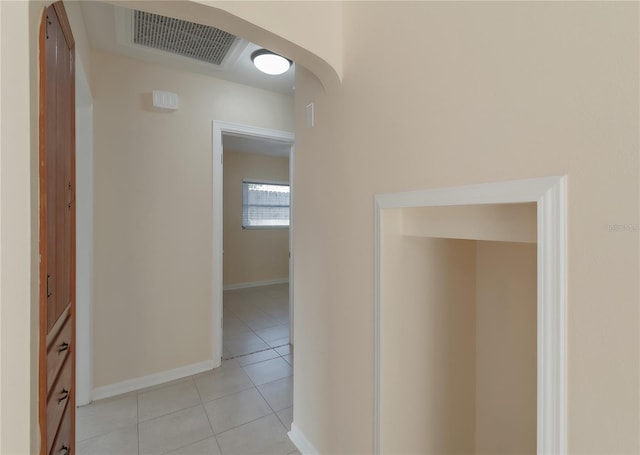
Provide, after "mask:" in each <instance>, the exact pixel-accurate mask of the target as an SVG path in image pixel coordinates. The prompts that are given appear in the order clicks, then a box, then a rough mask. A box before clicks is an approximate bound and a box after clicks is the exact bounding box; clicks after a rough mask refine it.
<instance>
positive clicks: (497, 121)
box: [294, 2, 640, 454]
mask: <svg viewBox="0 0 640 455" xmlns="http://www.w3.org/2000/svg"><path fill="white" fill-rule="evenodd" d="M638 6H639V5H638V4H637V3H605V2H595V3H594V2H589V3H586V2H579V3H576V2H565V3H556V2H517V3H515V2H492V3H488V2H407V3H397V2H348V3H344V4H343V21H344V42H343V50H344V78H343V84H342V85H341V86H340V87H339V89H337V90H334V91H330V92H329V93H323V92H322V91H321V89H320V87H321V84H320V83H319V82H318V81H317V80H316V79H315V78H314V77H313V75H311V74H309V73H308V72H306V71H304V70H303V69H301V68H298V71H297V80H296V120H297V121H296V124H297V125H298V126H297V129H296V162H295V172H294V175H295V179H296V181H295V182H294V184H295V185H296V188H300V190H299V191H298V192H297V193H296V194H297V197H296V199H295V201H294V211H295V213H296V215H297V218H296V223H299V225H298V224H297V225H296V231H295V232H296V235H295V238H294V242H295V246H294V251H295V252H296V260H295V270H294V274H295V280H296V284H297V283H301V286H300V287H298V288H296V291H295V300H296V301H304V302H305V309H304V311H298V310H296V313H295V324H296V333H306V331H307V329H308V328H312V327H313V328H314V329H313V336H314V337H315V339H314V341H313V343H306V342H304V339H305V338H306V337H305V336H302V337H300V338H301V340H297V341H296V354H297V355H298V356H299V357H300V358H305V359H314V362H315V363H316V367H317V369H318V370H320V369H322V370H325V371H328V372H330V373H329V377H328V378H326V380H323V381H320V380H318V378H317V377H313V378H312V376H313V375H314V371H312V370H306V369H305V368H304V366H306V365H302V364H301V363H296V367H295V375H296V384H298V383H305V382H306V381H308V380H313V381H316V383H317V384H315V387H305V388H304V389H302V387H303V386H300V388H298V386H296V389H295V392H294V395H295V399H294V403H295V404H294V421H295V422H296V424H297V425H298V426H299V427H300V428H301V430H302V431H303V432H304V433H305V434H306V435H307V436H308V437H309V438H310V440H311V441H312V442H313V443H314V444H315V445H316V446H317V447H318V448H319V449H321V450H322V451H324V452H326V453H345V454H346V453H370V452H371V450H372V441H373V433H372V425H371V422H372V419H373V417H372V416H373V408H372V398H371V397H372V395H373V380H372V375H371V372H372V371H373V343H372V340H373V323H374V321H373V297H374V296H373V290H374V283H373V280H374V274H373V267H374V257H373V250H374V238H373V219H374V216H373V196H374V194H376V193H385V192H395V191H410V190H417V189H425V188H435V187H445V186H455V185H464V184H472V183H483V182H491V181H504V180H513V179H523V178H530V177H538V176H550V175H561V174H567V175H568V185H569V195H568V218H569V219H568V222H569V224H568V226H569V228H568V229H569V230H568V242H569V244H568V264H569V266H568V292H567V295H568V337H569V338H568V415H569V420H568V432H569V434H568V444H569V451H570V453H573V454H584V453H599V454H630V453H638V452H639V451H640V445H639V440H640V438H639V433H640V430H639V429H640V408H639V406H638V404H639V399H640V396H639V394H640V386H639V385H640V384H639V379H640V378H639V359H640V351H639V342H638V332H639V325H638V323H639V311H638V302H639V292H638V291H639V289H638V278H637V277H638V276H639V274H640V270H639V261H638V258H639V255H638V252H639V242H638V231H637V230H623V231H616V232H612V231H609V230H608V228H607V226H608V225H609V224H637V223H639V206H640V204H639V196H638V195H639V193H640V191H639V186H638V182H639V179H638V176H639V175H638V149H639V144H638V137H639V134H638V133H639V129H638V124H639V123H640V122H639V117H638V102H637V100H638V95H639V93H638V79H639V74H638V67H639V65H638V60H639V55H640V49H639V41H640V40H639V39H638V37H639V32H638V28H639V27H638V13H639V11H638ZM380 30H385V33H383V34H381V33H380ZM388 36H394V38H395V39H393V40H389V39H388ZM398 43H402V45H399V44H398ZM380 55H393V56H394V59H395V61H396V62H399V63H398V65H393V64H388V65H385V64H382V65H381V64H380V59H379V56H380ZM418 56H419V58H418ZM399 67H400V68H401V71H399V70H398V68H399ZM309 102H315V105H316V111H315V114H316V117H315V120H316V127H315V128H314V129H307V128H306V127H305V126H304V125H305V122H304V118H305V117H304V112H305V107H306V105H307V104H308V103H309ZM299 156H300V157H301V158H300V159H298V157H299ZM316 174H318V175H329V176H330V180H331V182H332V185H331V188H330V189H328V190H327V192H328V194H327V193H324V194H326V196H325V198H326V200H328V201H331V203H327V202H323V201H318V196H317V195H318V194H321V193H323V192H324V191H325V189H324V187H323V186H322V182H321V181H320V180H319V179H316V178H314V177H313V176H314V175H316ZM325 220H340V222H339V223H329V225H328V226H326V225H325V226H323V227H319V226H322V225H323V224H324V223H325ZM306 229H308V230H309V234H307V235H304V234H302V233H303V232H304V231H305V230H306ZM311 233H312V234H313V237H311ZM310 237H311V238H310ZM299 257H300V258H315V257H319V258H320V264H309V261H305V260H304V259H301V260H298V258H299ZM313 281H315V282H317V283H322V287H323V290H322V291H321V292H318V293H316V292H315V291H316V289H315V288H314V287H310V288H304V287H302V284H307V283H310V282H313ZM317 321H321V324H322V325H323V326H324V325H326V326H327V330H317V329H315V324H316V322H317ZM325 321H326V323H325ZM310 336H311V335H310ZM327 351H328V352H327ZM309 362H311V360H309ZM325 397H329V400H325V399H324V398H325ZM325 416H331V417H330V419H329V420H328V421H327V420H325ZM323 425H328V426H327V427H326V430H325V431H323V432H320V433H319V432H317V431H316V428H318V427H323Z"/></svg>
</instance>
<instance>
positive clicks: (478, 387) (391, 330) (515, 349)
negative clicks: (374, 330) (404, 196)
mask: <svg viewBox="0 0 640 455" xmlns="http://www.w3.org/2000/svg"><path fill="white" fill-rule="evenodd" d="M382 227H383V229H382V233H383V234H382V238H381V246H382V250H381V259H382V261H381V291H382V294H381V297H382V299H383V300H384V301H385V302H389V303H390V304H389V305H386V306H385V307H384V309H383V311H382V312H381V321H382V323H381V331H382V332H383V333H384V334H385V337H384V341H385V342H384V344H383V345H382V352H381V357H382V359H384V360H383V363H382V370H383V372H384V374H383V376H382V378H383V381H382V384H381V435H380V438H381V439H380V441H381V453H389V454H391V453H431V454H436V453H437V454H453V453H467V454H500V453H502V454H512V453H519V454H534V453H536V377H537V374H536V282H537V279H536V277H537V272H536V253H537V248H536V204H535V203H524V204H505V205H484V206H457V207H425V208H405V209H393V210H388V211H386V212H385V214H384V215H383V219H382Z"/></svg>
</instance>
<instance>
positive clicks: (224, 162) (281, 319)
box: [212, 121, 294, 367]
mask: <svg viewBox="0 0 640 455" xmlns="http://www.w3.org/2000/svg"><path fill="white" fill-rule="evenodd" d="M293 140H294V137H293V134H291V133H288V132H283V131H277V130H268V129H263V128H256V127H251V126H247V125H239V124H231V123H227V122H219V121H214V122H213V167H214V169H213V176H214V178H213V182H214V183H213V201H214V202H213V217H214V223H213V257H214V265H213V289H214V291H213V311H212V314H213V343H214V345H213V353H214V367H215V366H217V365H216V363H217V364H218V365H219V364H220V362H221V360H222V359H231V358H234V357H238V356H246V355H250V354H252V355H255V356H265V355H266V356H267V357H268V356H269V353H273V352H276V353H277V352H278V351H276V350H280V351H282V352H281V353H280V354H284V355H285V356H286V355H289V352H288V350H289V344H293V308H294V307H293V251H292V245H293V227H292V226H293V216H292V212H291V210H290V209H289V227H288V229H287V228H286V227H285V228H279V229H269V230H263V229H247V227H248V226H247V225H248V223H247V220H246V219H245V218H246V216H245V215H243V213H242V212H243V193H246V192H247V191H248V190H247V188H245V187H247V186H248V185H247V184H248V183H253V184H254V183H255V182H261V183H263V184H266V185H268V186H269V187H274V188H276V187H278V188H281V189H283V188H284V187H285V186H288V188H289V201H288V202H289V205H290V206H292V202H293V194H294V191H293ZM265 150H266V151H267V152H266V153H267V154H265V153H255V152H257V151H265ZM252 152H253V153H252ZM225 173H226V174H225ZM285 180H286V181H285ZM254 186H255V185H254ZM276 189H277V188H276ZM265 194H267V193H265ZM244 196H245V197H246V195H244ZM225 204H226V205H225ZM225 253H226V257H225V256H224V255H225ZM285 273H286V274H287V275H288V276H287V277H283V276H282V275H283V274H285ZM225 280H226V281H225ZM225 311H226V312H225ZM285 351H287V352H286V353H285ZM265 360H266V357H265Z"/></svg>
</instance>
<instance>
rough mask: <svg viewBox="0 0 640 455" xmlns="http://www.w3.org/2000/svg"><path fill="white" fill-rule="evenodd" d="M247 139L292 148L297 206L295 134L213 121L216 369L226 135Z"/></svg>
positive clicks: (216, 361)
mask: <svg viewBox="0 0 640 455" xmlns="http://www.w3.org/2000/svg"><path fill="white" fill-rule="evenodd" d="M225 134H226V135H233V136H247V137H252V138H258V139H268V140H270V141H280V142H283V143H286V144H289V145H290V146H291V151H290V153H289V185H290V187H291V201H290V204H291V207H293V194H294V188H293V180H294V179H293V142H294V135H293V133H290V132H287V131H278V130H270V129H266V128H258V127H254V126H249V125H241V124H237V123H229V122H222V121H219V120H214V121H213V188H212V191H213V299H212V311H211V314H212V342H213V367H214V368H217V367H219V366H220V363H221V359H222V288H223V279H222V221H223V215H222V209H223V202H222V154H223V147H222V136H223V135H225ZM289 252H290V255H291V257H290V258H289V342H290V343H291V344H293V210H291V218H290V223H289Z"/></svg>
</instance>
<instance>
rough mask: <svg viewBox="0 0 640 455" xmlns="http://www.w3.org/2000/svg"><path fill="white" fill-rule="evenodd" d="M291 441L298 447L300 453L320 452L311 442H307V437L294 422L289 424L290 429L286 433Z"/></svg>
mask: <svg viewBox="0 0 640 455" xmlns="http://www.w3.org/2000/svg"><path fill="white" fill-rule="evenodd" d="M288 435H289V439H291V442H293V444H294V445H295V446H296V447H297V448H298V451H299V452H300V453H301V454H302V455H319V454H320V452H318V451H317V450H316V448H315V447H313V444H311V443H310V442H309V440H308V439H307V437H306V436H305V435H304V434H303V433H302V431H300V428H298V426H297V425H296V424H295V423H292V424H291V431H290V432H289V433H288Z"/></svg>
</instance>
